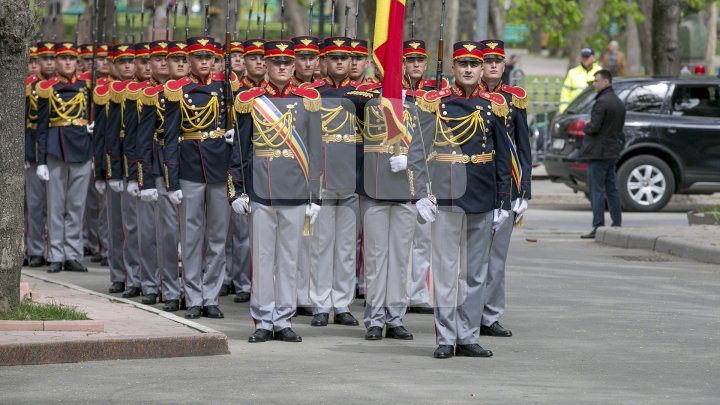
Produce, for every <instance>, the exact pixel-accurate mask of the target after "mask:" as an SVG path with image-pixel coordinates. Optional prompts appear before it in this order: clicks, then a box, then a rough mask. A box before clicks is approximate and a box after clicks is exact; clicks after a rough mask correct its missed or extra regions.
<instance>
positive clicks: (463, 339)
mask: <svg viewBox="0 0 720 405" xmlns="http://www.w3.org/2000/svg"><path fill="white" fill-rule="evenodd" d="M453 50H454V51H453V73H454V75H455V84H454V85H453V86H452V87H451V88H447V89H444V90H441V91H434V92H428V93H426V94H425V95H424V96H423V97H422V99H421V100H419V101H418V105H419V106H421V107H422V108H423V109H424V110H425V111H428V112H430V113H433V114H434V115H435V117H436V118H435V119H436V128H437V130H436V131H433V132H432V133H431V134H430V136H423V137H414V138H413V141H414V142H413V144H412V145H411V149H412V150H411V153H410V157H409V160H410V162H409V164H408V165H409V170H412V171H413V173H414V176H413V181H414V184H413V186H412V188H413V189H414V190H415V192H416V193H417V196H418V197H421V198H420V199H419V200H418V201H417V202H416V206H417V209H418V216H419V218H420V222H422V221H427V222H432V226H431V227H432V241H433V244H432V275H433V283H434V289H435V331H436V337H437V343H438V345H439V346H438V348H437V350H435V353H434V357H435V358H449V357H452V356H453V355H457V356H469V357H490V356H492V352H491V351H489V350H485V349H483V348H482V347H481V346H480V345H479V339H480V321H481V318H482V308H483V305H484V299H483V293H484V288H485V279H486V274H487V267H486V263H487V258H488V253H489V249H490V243H491V238H492V231H493V229H497V227H498V226H499V225H500V224H501V223H502V222H503V221H504V220H505V219H507V217H508V216H509V213H508V210H509V209H510V166H509V163H508V162H509V152H508V150H507V148H505V147H504V144H503V142H504V138H503V137H504V136H505V132H504V131H505V125H504V119H505V118H506V117H507V108H508V107H507V103H506V102H505V99H504V98H503V97H502V96H501V95H499V94H494V93H489V92H485V91H483V90H482V89H481V88H480V86H479V85H478V83H479V81H480V78H481V76H482V61H483V53H482V46H481V44H480V43H478V42H475V41H460V42H458V43H456V44H455V45H454V46H453ZM424 135H427V133H426V134H424ZM427 162H429V163H427ZM428 164H429V165H430V167H428ZM430 179H432V183H428V182H429V181H430ZM438 206H439V210H438Z"/></svg>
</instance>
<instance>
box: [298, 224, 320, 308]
mask: <svg viewBox="0 0 720 405" xmlns="http://www.w3.org/2000/svg"><path fill="white" fill-rule="evenodd" d="M314 228H315V229H317V220H316V222H315V225H314ZM314 233H315V231H313V234H314ZM311 249H312V237H311V236H306V235H303V237H302V238H300V251H299V252H298V263H297V269H298V271H297V275H296V279H295V284H296V285H297V306H299V307H312V302H311V301H310V265H311V264H310V255H311V253H310V250H311Z"/></svg>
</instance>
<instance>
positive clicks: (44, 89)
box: [35, 77, 57, 98]
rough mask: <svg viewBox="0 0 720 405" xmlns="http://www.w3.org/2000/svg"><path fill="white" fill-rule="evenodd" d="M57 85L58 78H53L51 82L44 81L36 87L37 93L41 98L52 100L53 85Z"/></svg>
mask: <svg viewBox="0 0 720 405" xmlns="http://www.w3.org/2000/svg"><path fill="white" fill-rule="evenodd" d="M55 83H57V78H55V77H53V78H52V79H49V80H43V81H41V82H40V83H38V84H37V86H35V91H36V92H37V95H38V97H40V98H50V97H52V94H53V85H55Z"/></svg>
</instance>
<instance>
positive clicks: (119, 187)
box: [108, 180, 123, 193]
mask: <svg viewBox="0 0 720 405" xmlns="http://www.w3.org/2000/svg"><path fill="white" fill-rule="evenodd" d="M108 186H110V189H111V190H112V191H114V192H116V193H121V192H122V191H123V181H122V180H109V181H108Z"/></svg>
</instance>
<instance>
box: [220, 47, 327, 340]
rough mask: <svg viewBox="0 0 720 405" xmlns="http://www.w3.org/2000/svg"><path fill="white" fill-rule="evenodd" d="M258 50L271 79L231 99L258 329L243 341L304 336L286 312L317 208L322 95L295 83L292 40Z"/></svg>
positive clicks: (290, 310) (236, 195)
mask: <svg viewBox="0 0 720 405" xmlns="http://www.w3.org/2000/svg"><path fill="white" fill-rule="evenodd" d="M263 48H264V57H265V61H266V63H267V69H268V79H269V81H268V82H266V83H264V84H263V86H261V87H257V88H253V89H250V90H245V91H241V92H240V93H239V94H238V95H237V97H236V99H235V110H236V112H237V113H238V118H237V120H238V122H237V129H238V136H237V137H236V138H235V141H236V145H235V146H234V150H233V154H234V159H233V170H232V171H231V177H232V179H233V183H232V186H233V187H232V188H231V189H230V190H229V196H230V199H231V201H232V206H233V210H235V212H238V213H249V212H252V214H251V217H250V223H251V229H252V231H251V232H252V233H251V235H252V239H251V242H252V261H253V264H252V266H253V269H254V271H253V272H252V293H251V295H250V314H251V316H252V317H253V320H254V322H255V332H254V333H253V334H252V335H251V336H250V338H249V339H248V341H249V342H251V343H257V342H265V341H267V340H269V339H271V338H274V339H276V340H281V341H285V342H301V341H302V338H301V337H300V336H298V335H297V334H296V333H295V332H294V331H293V330H292V328H291V327H290V326H291V325H290V318H291V317H292V316H293V315H294V313H295V306H296V300H297V296H296V295H297V286H296V275H297V266H298V255H299V250H300V247H301V242H300V239H301V238H302V236H303V233H306V234H307V233H310V231H311V230H312V225H313V223H314V222H315V219H316V218H317V215H318V213H319V211H320V205H319V204H320V197H321V195H320V184H321V183H322V179H321V178H320V177H321V164H322V155H320V153H321V151H322V149H321V146H320V142H321V138H320V105H321V101H320V95H319V94H318V92H317V90H315V89H313V88H305V87H297V86H295V85H294V84H292V81H291V78H292V75H293V68H294V63H293V62H294V61H293V60H294V58H295V51H294V45H293V43H292V42H291V41H283V40H281V41H268V42H266V43H265V44H264V46H263ZM245 49H246V53H247V46H246V47H245ZM238 143H239V145H237V144H238ZM228 185H229V186H230V183H228ZM240 190H246V191H247V193H248V195H249V199H248V198H244V197H245V196H242V195H240Z"/></svg>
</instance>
